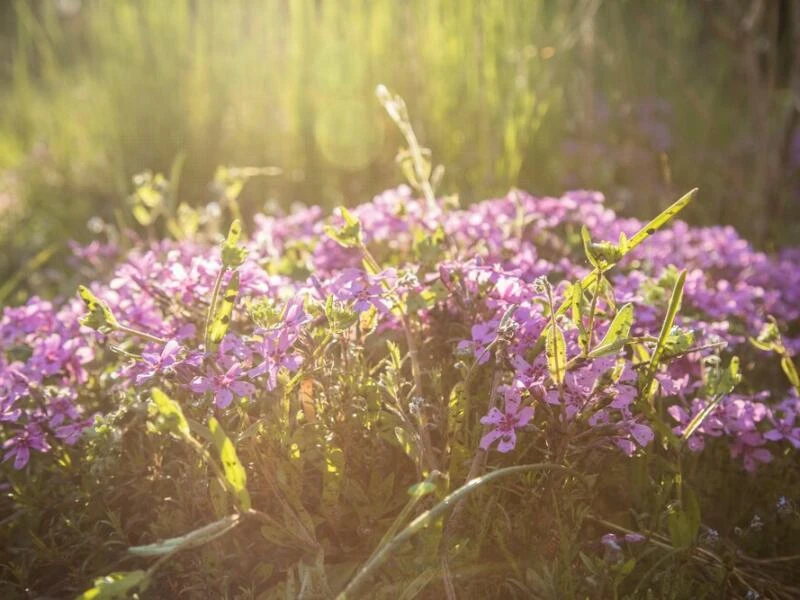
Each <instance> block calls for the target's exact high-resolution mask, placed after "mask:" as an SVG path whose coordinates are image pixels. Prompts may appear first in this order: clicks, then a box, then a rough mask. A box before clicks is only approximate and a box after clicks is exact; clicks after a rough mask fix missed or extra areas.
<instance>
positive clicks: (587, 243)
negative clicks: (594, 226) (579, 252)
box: [581, 225, 601, 269]
mask: <svg viewBox="0 0 800 600" xmlns="http://www.w3.org/2000/svg"><path fill="white" fill-rule="evenodd" d="M581 239H582V240H583V251H584V253H585V254H586V258H587V259H589V263H590V264H591V265H592V266H593V267H594V268H595V269H600V268H601V267H600V261H599V259H598V258H597V256H595V254H594V251H593V250H592V246H593V244H592V238H591V236H590V235H589V229H588V228H587V227H586V225H582V226H581Z"/></svg>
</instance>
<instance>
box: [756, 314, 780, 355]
mask: <svg viewBox="0 0 800 600" xmlns="http://www.w3.org/2000/svg"><path fill="white" fill-rule="evenodd" d="M750 343H751V344H753V346H755V347H756V348H758V349H759V350H764V351H766V352H769V351H774V352H777V353H779V354H780V353H781V352H782V351H783V340H782V339H781V332H780V329H778V322H777V321H776V320H775V318H774V317H772V316H769V317H768V318H767V322H766V323H764V326H763V327H762V328H761V331H759V333H758V337H757V338H755V339H753V338H750Z"/></svg>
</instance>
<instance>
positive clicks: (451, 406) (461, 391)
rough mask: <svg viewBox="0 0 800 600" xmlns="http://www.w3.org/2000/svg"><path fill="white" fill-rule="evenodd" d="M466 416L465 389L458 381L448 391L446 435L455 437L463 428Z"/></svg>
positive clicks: (461, 382)
mask: <svg viewBox="0 0 800 600" xmlns="http://www.w3.org/2000/svg"><path fill="white" fill-rule="evenodd" d="M466 415H467V388H466V386H465V385H464V382H463V381H459V382H458V383H456V384H455V385H454V386H453V389H452V390H450V399H449V401H448V403H447V435H448V437H449V438H454V437H456V436H457V435H458V434H459V433H460V432H461V431H462V428H463V427H464V420H465V418H466Z"/></svg>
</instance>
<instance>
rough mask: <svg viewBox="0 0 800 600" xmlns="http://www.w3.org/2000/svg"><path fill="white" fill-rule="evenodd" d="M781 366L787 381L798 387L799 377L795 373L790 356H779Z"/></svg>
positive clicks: (799, 384) (799, 386)
mask: <svg viewBox="0 0 800 600" xmlns="http://www.w3.org/2000/svg"><path fill="white" fill-rule="evenodd" d="M781 368H782V369H783V372H784V373H785V374H786V377H787V378H788V379H789V383H791V384H792V385H793V386H794V387H796V388H800V377H799V376H798V375H797V369H796V368H795V366H794V363H793V362H792V359H791V357H790V356H786V355H784V356H782V357H781Z"/></svg>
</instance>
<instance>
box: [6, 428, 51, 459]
mask: <svg viewBox="0 0 800 600" xmlns="http://www.w3.org/2000/svg"><path fill="white" fill-rule="evenodd" d="M31 449H33V450H38V451H39V452H47V451H48V450H50V444H48V443H47V440H45V439H44V433H43V432H42V430H41V429H39V426H38V425H37V424H35V423H29V424H28V425H26V426H25V427H24V428H23V429H21V430H20V431H18V432H17V433H16V434H15V435H14V436H13V437H11V438H9V439H7V440H6V441H5V442H4V443H3V450H5V451H6V453H5V456H3V462H6V461H8V460H11V459H12V458H13V459H14V468H15V469H17V470H20V469H22V468H24V467H25V465H27V464H28V460H29V459H30V456H31Z"/></svg>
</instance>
